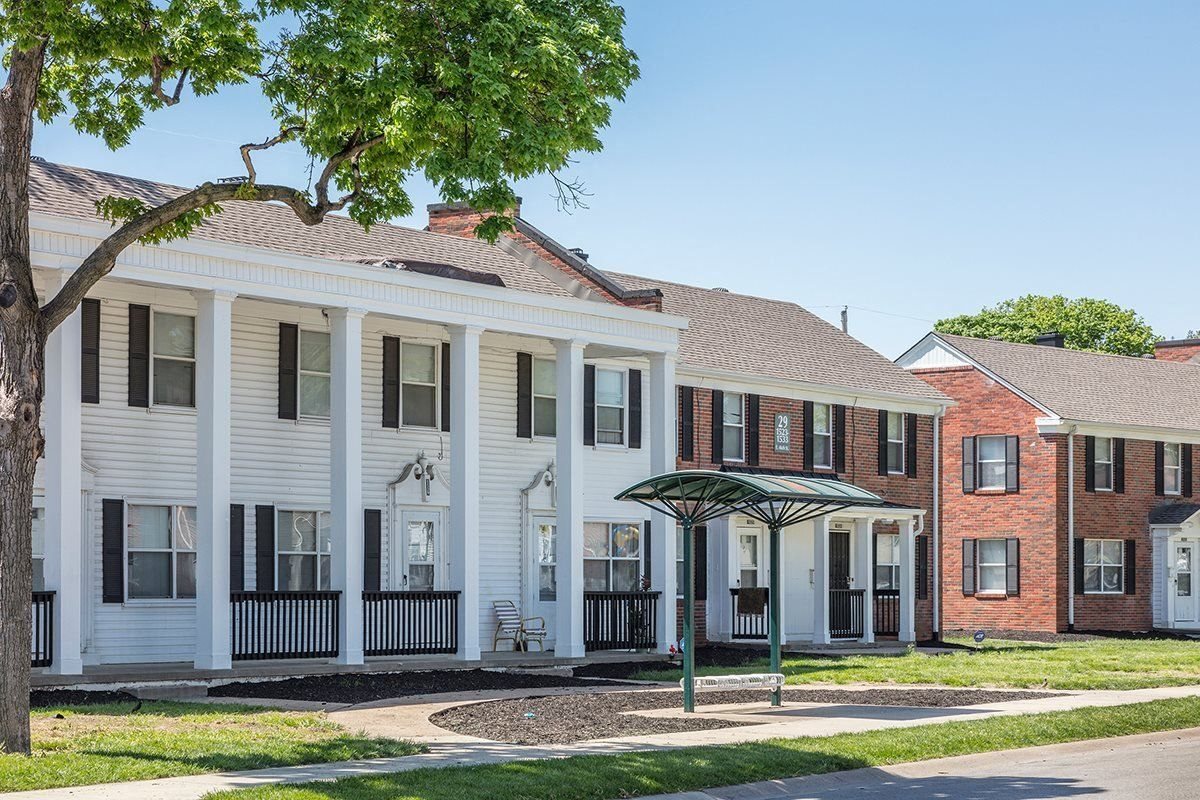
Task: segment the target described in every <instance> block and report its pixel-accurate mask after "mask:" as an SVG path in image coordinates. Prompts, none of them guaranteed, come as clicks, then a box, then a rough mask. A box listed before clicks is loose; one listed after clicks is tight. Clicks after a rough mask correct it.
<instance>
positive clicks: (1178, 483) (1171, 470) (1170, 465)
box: [1163, 442, 1183, 494]
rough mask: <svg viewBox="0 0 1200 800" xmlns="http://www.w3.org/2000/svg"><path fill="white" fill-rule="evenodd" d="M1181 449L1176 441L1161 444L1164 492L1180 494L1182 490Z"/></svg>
mask: <svg viewBox="0 0 1200 800" xmlns="http://www.w3.org/2000/svg"><path fill="white" fill-rule="evenodd" d="M1181 449H1182V448H1181V447H1180V446H1179V443H1178V442H1167V443H1165V444H1164V445H1163V493H1164V494H1181V493H1182V491H1183V488H1182V487H1183V481H1182V472H1183V466H1182V465H1183V460H1182V459H1181V458H1180V451H1181Z"/></svg>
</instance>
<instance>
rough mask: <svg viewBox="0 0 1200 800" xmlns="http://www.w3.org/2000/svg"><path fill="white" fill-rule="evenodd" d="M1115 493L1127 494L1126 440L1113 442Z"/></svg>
mask: <svg viewBox="0 0 1200 800" xmlns="http://www.w3.org/2000/svg"><path fill="white" fill-rule="evenodd" d="M1112 460H1113V465H1112V470H1113V491H1114V492H1116V493H1117V494H1125V440H1124V439H1113V440H1112Z"/></svg>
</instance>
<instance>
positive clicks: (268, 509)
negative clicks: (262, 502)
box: [254, 506, 275, 592]
mask: <svg viewBox="0 0 1200 800" xmlns="http://www.w3.org/2000/svg"><path fill="white" fill-rule="evenodd" d="M254 587H255V589H256V590H258V591H260V592H273V591H275V506H255V507H254Z"/></svg>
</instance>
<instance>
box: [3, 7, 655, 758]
mask: <svg viewBox="0 0 1200 800" xmlns="http://www.w3.org/2000/svg"><path fill="white" fill-rule="evenodd" d="M624 24H625V20H624V13H623V11H622V10H621V8H620V7H619V6H616V5H614V4H613V3H612V2H611V1H610V0H395V1H394V2H379V0H252V1H250V2H245V3H243V2H240V0H91V2H88V3H77V2H72V1H71V0H0V45H2V46H3V47H4V49H5V55H4V67H5V68H6V69H7V76H6V81H5V83H4V86H3V88H0V476H3V481H0V746H2V747H3V748H4V750H6V751H8V752H25V753H27V752H29V714H28V703H29V635H30V620H29V614H30V592H31V587H32V577H31V563H30V552H31V551H30V535H31V534H30V521H31V513H32V512H31V509H32V506H33V476H34V468H35V465H36V461H37V459H38V457H39V455H40V453H41V452H42V448H43V442H42V438H41V435H40V433H39V422H40V415H41V406H42V394H43V391H44V388H45V387H44V386H43V383H42V376H43V360H44V348H45V343H46V337H47V335H48V334H49V333H50V332H51V331H52V330H53V329H54V328H55V326H57V325H58V324H59V323H60V322H62V321H63V319H65V318H66V317H68V316H69V315H70V314H71V313H72V312H73V311H74V310H75V308H76V307H77V306H78V304H79V302H80V300H81V299H82V298H83V297H84V295H85V294H86V293H87V291H88V289H89V288H91V287H92V286H93V285H94V284H95V283H96V281H98V280H99V279H100V278H102V277H103V276H104V275H106V274H107V273H108V272H109V271H110V270H111V269H112V268H113V265H114V263H115V261H116V259H117V257H118V255H119V254H120V252H121V251H122V249H123V248H125V247H127V246H129V245H130V244H132V243H134V242H138V241H141V242H147V243H154V242H160V241H163V240H165V239H169V238H173V237H178V236H186V235H187V234H188V233H189V232H190V231H191V230H192V229H193V228H194V227H195V226H196V225H197V224H198V223H199V222H200V221H201V220H202V219H203V218H204V217H205V216H208V215H212V214H216V213H220V210H221V203H228V202H265V201H274V202H279V203H283V204H285V205H287V206H288V207H290V208H291V209H292V210H293V211H294V212H295V213H296V216H297V217H299V218H300V219H301V220H302V221H303V222H304V223H306V224H309V225H315V224H318V223H319V222H321V220H322V219H324V218H325V216H326V215H327V214H330V213H333V212H337V211H341V210H343V209H344V210H346V212H347V213H349V215H350V216H351V217H353V218H354V219H355V220H357V221H358V222H359V223H361V224H362V225H363V226H370V225H371V224H372V223H375V222H379V221H381V220H386V219H388V218H390V217H393V216H397V215H404V214H408V213H410V212H411V211H412V202H411V200H410V198H409V196H408V194H407V192H406V191H405V183H406V181H407V180H408V178H409V177H410V176H413V175H423V176H424V177H425V178H427V179H428V180H429V181H431V182H432V183H433V184H434V185H435V186H436V187H437V188H438V190H439V191H440V193H441V195H442V197H443V199H445V200H447V201H466V202H468V203H470V204H471V205H473V206H475V207H477V208H480V209H482V210H490V211H494V212H497V214H496V215H495V216H492V217H491V218H489V219H487V220H486V221H485V222H484V223H482V224H481V225H480V228H479V230H477V234H478V235H480V236H483V237H485V238H489V239H494V238H495V237H496V236H497V235H499V234H500V233H501V232H502V231H503V230H504V229H505V228H507V227H509V226H511V222H512V221H511V219H509V218H508V217H506V216H505V215H504V212H505V211H506V210H507V209H510V208H512V207H513V206H514V203H515V194H514V190H513V185H512V182H513V181H514V180H516V179H520V178H525V177H529V176H533V175H537V174H549V175H551V176H554V182H555V186H556V187H557V188H558V191H559V193H560V196H562V197H564V198H565V199H567V200H568V201H570V200H571V199H572V196H573V192H574V191H575V190H576V185H575V184H574V183H572V182H569V181H563V180H560V179H559V178H558V172H559V171H560V170H562V169H563V168H564V167H565V166H566V165H567V164H568V163H569V159H570V158H571V156H572V154H575V153H579V152H593V151H597V150H599V149H600V140H599V138H598V131H599V130H600V129H602V128H603V127H605V126H606V125H607V124H608V121H609V116H610V113H611V108H610V103H611V102H612V101H613V100H617V99H620V98H622V97H623V96H624V92H625V90H626V88H627V87H628V86H629V85H630V83H632V81H634V80H635V79H636V78H637V66H636V58H635V56H634V54H633V53H632V52H631V51H630V50H629V49H628V48H626V46H625V44H624V41H623V28H624ZM240 83H254V84H257V86H258V88H259V89H260V91H261V93H262V95H263V96H264V97H265V98H266V101H267V102H268V103H269V105H270V108H271V111H272V113H273V116H274V119H275V121H276V123H277V125H276V127H273V128H272V129H271V130H269V131H264V132H263V133H264V135H263V137H262V139H261V140H258V141H255V142H252V143H249V144H246V145H243V146H242V148H241V155H242V159H243V161H244V163H245V172H246V175H245V177H244V178H243V179H241V180H239V181H232V182H227V181H222V182H220V183H204V184H202V185H200V186H197V187H196V188H195V189H192V190H190V191H186V192H183V193H181V194H180V195H179V196H178V197H176V198H174V199H173V200H171V201H169V202H167V203H165V204H162V205H159V206H151V205H148V204H147V203H146V202H144V201H143V200H141V199H139V198H129V197H112V198H106V199H105V200H104V201H103V202H101V203H100V204H99V206H100V208H99V211H100V212H101V213H102V214H103V215H104V216H105V217H106V218H108V219H110V220H112V221H113V223H114V230H113V232H112V234H111V235H109V237H108V238H107V239H105V240H104V241H102V242H100V243H99V245H98V246H97V247H96V249H95V250H94V251H93V252H92V253H91V254H90V255H88V256H87V257H86V258H84V259H83V261H82V263H81V264H80V265H79V267H78V268H77V269H76V271H75V273H74V275H73V276H72V277H71V278H70V280H69V281H68V282H67V283H66V285H65V286H64V287H63V288H62V289H61V290H60V291H59V292H58V294H57V295H56V296H54V297H52V298H49V299H48V300H47V301H46V302H45V304H44V305H43V304H40V303H39V300H38V297H37V294H36V292H35V290H34V283H33V275H32V272H31V270H30V254H29V159H30V155H31V152H32V150H31V148H32V140H33V130H34V121H35V119H39V120H41V121H42V122H46V123H48V122H51V121H53V120H55V119H58V118H66V119H67V120H69V122H70V124H71V125H73V126H74V127H75V129H76V130H78V131H79V132H80V133H83V134H89V135H94V136H98V137H100V138H101V139H103V141H104V142H105V143H106V144H108V145H109V146H110V147H113V148H118V147H122V146H124V145H126V144H128V143H129V141H130V136H131V134H132V133H133V132H134V131H135V130H136V129H137V128H138V127H139V126H140V125H141V124H142V122H143V119H144V118H145V115H146V113H147V112H149V111H153V110H156V109H161V108H165V107H168V106H173V105H175V104H177V103H180V102H184V101H185V100H187V99H189V98H190V97H194V96H202V95H212V94H216V93H218V92H219V91H220V90H221V89H222V88H223V87H227V86H229V85H231V84H240ZM285 143H287V144H291V145H292V146H296V145H298V146H299V147H301V148H303V150H304V151H305V153H306V154H307V155H308V156H309V157H310V158H311V161H312V164H313V169H312V173H311V176H310V177H309V182H308V185H300V184H298V185H297V186H288V185H277V184H270V183H260V182H259V181H258V176H257V173H256V170H255V162H254V157H255V156H256V155H257V154H259V153H261V151H263V150H268V149H270V148H272V147H276V146H278V145H282V144H285ZM214 177H216V176H214ZM298 177H299V176H298Z"/></svg>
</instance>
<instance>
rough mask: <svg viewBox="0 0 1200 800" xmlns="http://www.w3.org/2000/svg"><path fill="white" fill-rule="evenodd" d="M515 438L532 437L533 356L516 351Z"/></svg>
mask: <svg viewBox="0 0 1200 800" xmlns="http://www.w3.org/2000/svg"><path fill="white" fill-rule="evenodd" d="M517 438H518V439H532V438H533V356H531V355H530V354H529V353H517Z"/></svg>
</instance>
